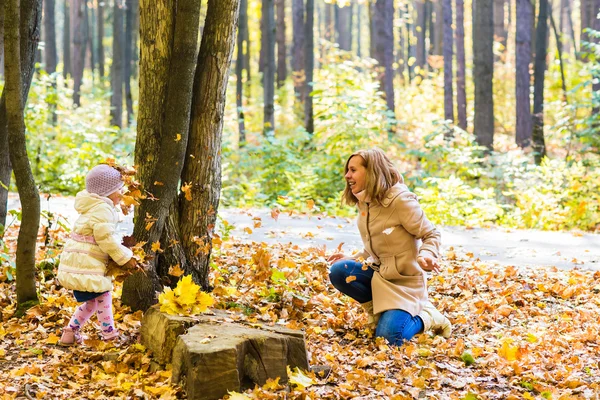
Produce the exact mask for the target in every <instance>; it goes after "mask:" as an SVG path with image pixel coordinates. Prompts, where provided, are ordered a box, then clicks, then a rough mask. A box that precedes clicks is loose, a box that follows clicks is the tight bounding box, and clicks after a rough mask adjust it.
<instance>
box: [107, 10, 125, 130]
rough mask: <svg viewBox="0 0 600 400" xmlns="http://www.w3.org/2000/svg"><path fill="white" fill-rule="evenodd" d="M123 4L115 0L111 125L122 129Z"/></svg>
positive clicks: (111, 75)
mask: <svg viewBox="0 0 600 400" xmlns="http://www.w3.org/2000/svg"><path fill="white" fill-rule="evenodd" d="M123 14H124V10H123V2H122V0H115V6H114V7H113V57H112V59H113V61H112V68H111V71H110V87H111V90H112V96H111V98H110V106H111V110H110V123H111V125H113V126H117V127H119V128H121V127H122V126H123V79H124V77H125V72H124V68H125V65H124V64H125V62H124V60H125V47H124V43H123V42H124V35H125V30H124V26H123Z"/></svg>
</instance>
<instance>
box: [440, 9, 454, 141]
mask: <svg viewBox="0 0 600 400" xmlns="http://www.w3.org/2000/svg"><path fill="white" fill-rule="evenodd" d="M442 7H443V9H442V13H443V16H444V118H445V119H446V120H450V121H452V122H454V96H453V89H452V81H453V79H452V76H453V74H452V57H453V53H454V52H453V49H452V45H453V40H452V0H443V3H442ZM450 135H451V131H450Z"/></svg>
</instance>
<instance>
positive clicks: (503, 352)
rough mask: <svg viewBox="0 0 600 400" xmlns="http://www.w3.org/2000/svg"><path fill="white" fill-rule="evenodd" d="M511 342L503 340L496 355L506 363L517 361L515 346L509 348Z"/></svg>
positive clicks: (516, 348)
mask: <svg viewBox="0 0 600 400" xmlns="http://www.w3.org/2000/svg"><path fill="white" fill-rule="evenodd" d="M512 342H513V340H512V339H505V340H503V341H502V346H501V347H500V348H499V349H498V355H499V356H500V357H502V358H504V359H505V360H507V361H515V360H516V359H517V351H518V350H519V348H518V347H517V346H511V344H512Z"/></svg>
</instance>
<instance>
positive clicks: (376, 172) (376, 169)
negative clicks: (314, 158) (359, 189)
mask: <svg viewBox="0 0 600 400" xmlns="http://www.w3.org/2000/svg"><path fill="white" fill-rule="evenodd" d="M356 156H360V157H362V159H363V163H362V164H363V166H364V167H365V169H366V170H367V173H366V176H365V188H364V191H365V195H366V196H365V197H366V198H368V199H371V201H374V202H377V203H381V201H382V200H383V198H384V197H385V194H386V192H387V191H388V190H389V189H390V188H391V187H392V186H394V185H395V184H396V183H404V179H402V175H400V171H398V169H397V168H396V167H395V166H394V163H392V162H391V161H390V159H389V158H388V157H387V156H386V155H385V153H384V152H383V150H381V149H380V148H378V147H373V148H372V149H369V150H359V151H357V152H356V153H353V154H352V155H350V157H348V160H347V161H346V165H345V167H344V176H345V175H346V174H347V173H348V164H349V163H350V160H351V159H352V157H356ZM342 203H346V204H349V205H351V206H352V205H355V204H356V203H358V199H357V198H356V196H354V194H353V193H352V190H351V189H350V185H349V184H348V182H346V188H345V189H344V193H343V194H342Z"/></svg>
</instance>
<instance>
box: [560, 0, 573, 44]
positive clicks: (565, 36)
mask: <svg viewBox="0 0 600 400" xmlns="http://www.w3.org/2000/svg"><path fill="white" fill-rule="evenodd" d="M559 21H560V22H559V25H560V36H561V43H562V48H563V53H565V54H568V53H570V52H571V40H570V38H571V30H573V26H572V20H571V0H560V19H559Z"/></svg>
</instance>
